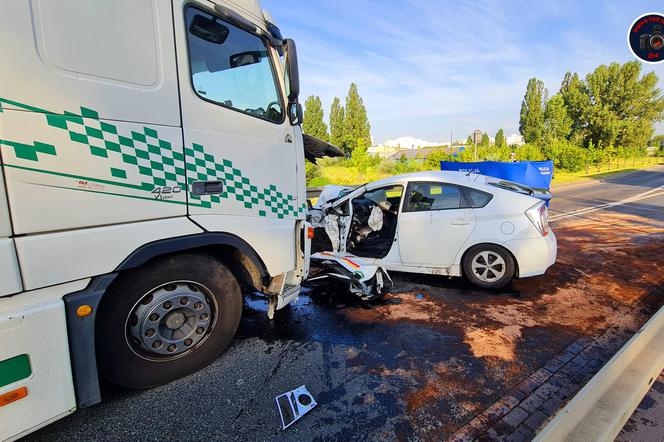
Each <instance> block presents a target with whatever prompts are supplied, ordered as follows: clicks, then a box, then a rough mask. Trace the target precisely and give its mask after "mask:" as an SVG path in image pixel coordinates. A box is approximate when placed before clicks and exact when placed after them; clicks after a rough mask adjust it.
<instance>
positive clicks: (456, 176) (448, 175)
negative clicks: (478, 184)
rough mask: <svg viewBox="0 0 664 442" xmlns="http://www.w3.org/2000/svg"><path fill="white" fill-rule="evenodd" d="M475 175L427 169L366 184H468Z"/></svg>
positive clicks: (372, 186) (370, 185)
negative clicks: (438, 182) (426, 182)
mask: <svg viewBox="0 0 664 442" xmlns="http://www.w3.org/2000/svg"><path fill="white" fill-rule="evenodd" d="M477 177H478V175H477V174H472V173H471V174H467V173H466V172H457V171H452V170H444V171H443V170H428V171H423V172H411V173H404V174H401V175H395V176H391V177H388V178H383V179H381V180H378V181H372V182H371V183H368V184H367V187H370V188H375V187H382V186H388V185H390V184H397V183H402V182H409V181H445V182H449V183H453V184H468V183H472V182H474V181H475V180H476V179H477Z"/></svg>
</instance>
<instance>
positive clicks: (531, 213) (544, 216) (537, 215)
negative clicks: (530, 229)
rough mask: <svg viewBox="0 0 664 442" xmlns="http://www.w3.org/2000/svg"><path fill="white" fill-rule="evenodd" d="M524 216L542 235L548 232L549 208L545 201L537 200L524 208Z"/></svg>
mask: <svg viewBox="0 0 664 442" xmlns="http://www.w3.org/2000/svg"><path fill="white" fill-rule="evenodd" d="M526 216H527V217H528V219H529V220H530V222H531V223H533V225H534V226H535V228H536V229H537V230H538V231H539V232H540V233H541V234H542V236H546V235H548V234H549V209H548V208H547V207H546V203H545V202H543V201H542V202H539V203H537V204H535V205H534V206H533V207H531V208H530V209H528V210H526Z"/></svg>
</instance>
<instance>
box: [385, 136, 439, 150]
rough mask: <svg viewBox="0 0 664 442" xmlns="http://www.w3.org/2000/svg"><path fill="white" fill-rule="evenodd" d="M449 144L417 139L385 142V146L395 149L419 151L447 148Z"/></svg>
mask: <svg viewBox="0 0 664 442" xmlns="http://www.w3.org/2000/svg"><path fill="white" fill-rule="evenodd" d="M449 144H450V143H449V142H447V143H440V142H437V141H427V140H423V139H421V138H417V137H411V136H406V137H399V138H395V139H394V140H387V141H386V142H385V146H387V147H397V148H401V149H419V148H421V147H433V146H448V145H449Z"/></svg>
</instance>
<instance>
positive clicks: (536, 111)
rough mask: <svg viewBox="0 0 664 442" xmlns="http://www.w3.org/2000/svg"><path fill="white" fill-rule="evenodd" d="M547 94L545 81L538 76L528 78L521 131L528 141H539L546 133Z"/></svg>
mask: <svg viewBox="0 0 664 442" xmlns="http://www.w3.org/2000/svg"><path fill="white" fill-rule="evenodd" d="M546 95H547V91H546V89H544V83H543V82H542V81H541V80H538V79H537V78H531V79H530V80H528V86H527V87H526V94H525V95H524V97H523V101H522V102H521V118H520V119H519V132H521V135H523V138H524V140H525V141H526V143H539V142H540V140H541V139H542V136H543V133H544V110H543V109H542V103H543V102H544V100H545V98H546Z"/></svg>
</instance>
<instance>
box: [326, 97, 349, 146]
mask: <svg viewBox="0 0 664 442" xmlns="http://www.w3.org/2000/svg"><path fill="white" fill-rule="evenodd" d="M344 114H345V112H344V107H343V106H342V105H341V100H339V98H338V97H334V100H332V105H331V106H330V143H332V144H334V145H335V146H339V147H341V148H342V149H343V147H344V146H343V145H344V128H345V127H344V117H345V115H344ZM344 151H345V149H344ZM347 153H349V152H347Z"/></svg>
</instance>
